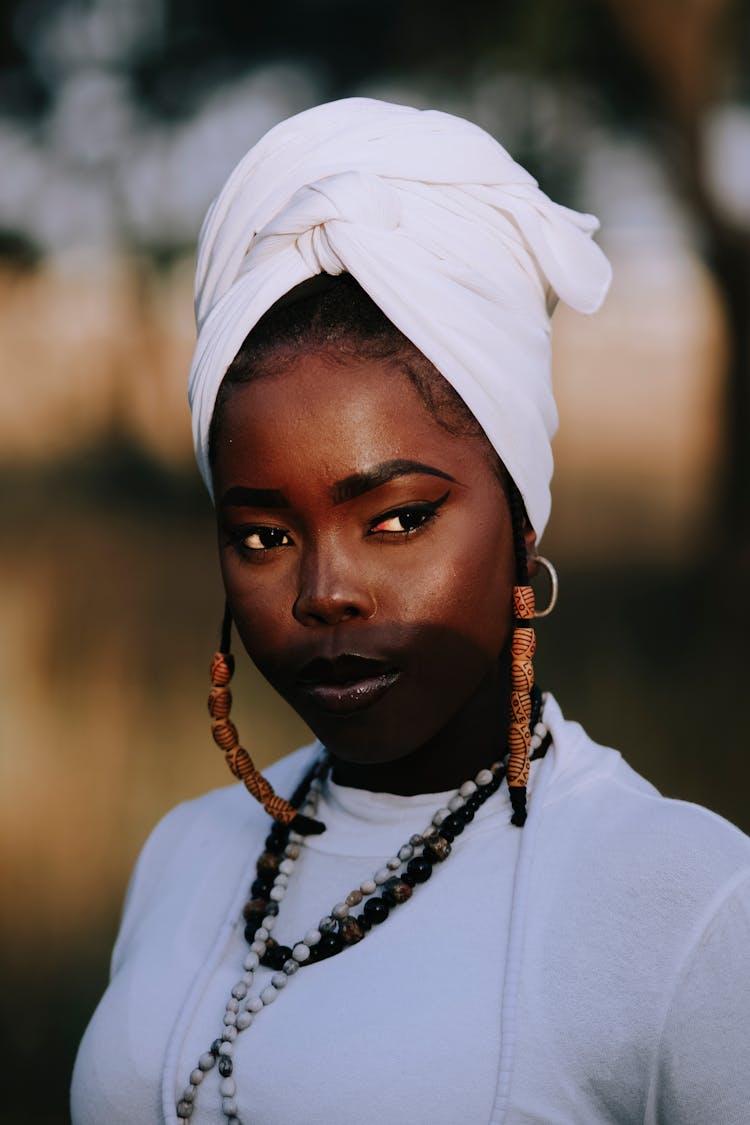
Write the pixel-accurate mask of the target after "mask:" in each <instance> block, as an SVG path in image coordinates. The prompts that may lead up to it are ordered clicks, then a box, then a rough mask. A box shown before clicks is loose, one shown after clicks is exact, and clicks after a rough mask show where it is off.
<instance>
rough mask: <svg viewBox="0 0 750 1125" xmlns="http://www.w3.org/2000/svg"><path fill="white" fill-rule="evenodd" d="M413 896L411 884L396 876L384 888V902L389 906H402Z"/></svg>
mask: <svg viewBox="0 0 750 1125" xmlns="http://www.w3.org/2000/svg"><path fill="white" fill-rule="evenodd" d="M411 895H412V890H411V887H410V886H409V884H408V883H405V882H404V880H403V879H398V878H396V877H395V876H394V878H393V879H389V880H388V882H387V883H386V884H385V886H384V887H383V895H382V897H383V902H387V903H388V905H389V906H400V905H401V903H402V902H406V901H407V900H408V899H410V898H411Z"/></svg>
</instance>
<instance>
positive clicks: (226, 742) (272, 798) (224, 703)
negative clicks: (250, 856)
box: [208, 604, 325, 836]
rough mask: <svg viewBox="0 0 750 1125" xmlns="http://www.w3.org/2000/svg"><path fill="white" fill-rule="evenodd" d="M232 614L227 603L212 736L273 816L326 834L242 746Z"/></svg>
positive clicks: (294, 827)
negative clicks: (235, 706) (235, 708)
mask: <svg viewBox="0 0 750 1125" xmlns="http://www.w3.org/2000/svg"><path fill="white" fill-rule="evenodd" d="M231 632H232V614H231V611H230V609H229V605H228V604H227V605H226V607H225V610H224V620H223V622H222V626H221V642H220V647H219V651H218V652H216V653H214V657H213V660H212V661H211V673H210V674H211V690H210V692H209V694H208V710H209V713H210V715H211V734H212V735H213V739H214V742H215V743H216V745H217V746H218V747H219V749H220V750H222V751H223V752H224V758H225V761H226V763H227V765H228V766H229V768H230V770H231V771H232V773H233V774H234V776H235V777H236V778H237V780H238V781H241V782H242V783H243V785H244V786H245V788H246V789H247V791H248V793H250V794H251V796H253V797H254V798H255V800H256V801H259V802H260V803H261V805H262V806H263V808H264V809H265V810H266V812H267V813H268V815H269V816H271V817H273V819H274V820H275V821H277V822H278V823H279V824H282V825H284V826H285V827H287V828H289V829H290V830H291V831H293V832H299V834H300V835H301V836H311V835H318V834H319V833H321V832H324V831H325V825H324V824H321V823H320V821H318V820H313V819H312V818H311V817H309V816H304V815H303V814H302V813H300V812H299V811H298V810H297V808H296V807H295V805H294V804H292V803H291V802H290V801H285V800H284V798H283V797H279V796H278V795H277V794H276V792H275V790H274V788H273V786H272V785H271V784H270V782H268V781H266V779H265V777H264V776H263V774H262V773H261V772H260V770H259V769H258V768H257V767H256V765H255V763H254V762H253V760H252V758H251V757H250V755H249V754H248V752H247V750H245V749H244V748H243V747H242V746H241V745H240V737H239V733H238V731H237V727H236V726H235V725H234V723H233V722H232V720H231V719H230V717H229V713H230V711H231V708H232V693H231V691H230V689H229V683H230V681H231V679H232V676H233V674H234V657H233V656H232V653H231V652H230V651H229V650H230V646H231Z"/></svg>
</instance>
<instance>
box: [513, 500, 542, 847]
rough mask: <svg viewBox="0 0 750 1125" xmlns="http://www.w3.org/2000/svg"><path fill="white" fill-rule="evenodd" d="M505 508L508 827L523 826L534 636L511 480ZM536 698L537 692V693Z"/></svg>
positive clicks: (521, 518)
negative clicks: (508, 527)
mask: <svg viewBox="0 0 750 1125" xmlns="http://www.w3.org/2000/svg"><path fill="white" fill-rule="evenodd" d="M508 500H509V507H510V514H511V522H512V527H513V546H514V550H515V556H516V583H517V584H516V585H515V586H514V587H513V636H512V637H511V642H510V721H509V723H508V772H507V774H506V777H507V781H508V792H509V794H510V803H511V807H512V809H513V815H512V817H511V824H515V825H516V826H517V827H518V828H522V827H523V825H524V824H525V823H526V785H527V783H528V780H529V770H530V761H531V731H532V727H533V725H534V723H533V721H532V720H533V712H534V709H535V708H534V698H533V696H534V665H533V663H532V659H533V656H534V651H535V649H536V634H535V633H534V627H533V625H532V624H531V622H532V621H533V619H534V612H535V606H534V591H533V590H532V588H531V586H530V585H529V574H528V565H527V562H526V539H525V536H524V523H525V518H526V512H525V508H524V503H523V499H522V498H521V494H520V492H519V491H518V489H517V488H516V486H515V484H514V483H513V481H511V482H510V487H509V496H508ZM536 694H537V695H538V689H537V693H536Z"/></svg>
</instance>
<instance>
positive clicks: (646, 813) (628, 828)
mask: <svg viewBox="0 0 750 1125" xmlns="http://www.w3.org/2000/svg"><path fill="white" fill-rule="evenodd" d="M550 704H551V705H550ZM545 718H546V719H547V721H548V724H549V726H550V729H551V730H552V734H553V739H554V743H553V750H552V751H551V753H552V756H553V761H552V762H551V764H550V766H551V768H550V773H549V778H548V784H547V789H546V799H545V802H544V817H543V820H544V821H547V825H548V829H549V831H551V832H552V833H553V835H554V836H556V837H557V838H558V839H559V838H561V837H563V838H571V839H574V840H575V841H576V846H577V847H578V848H580V849H581V850H583V851H585V852H586V853H587V856H588V857H589V859H588V862H590V863H591V864H592V865H593V866H597V865H598V864H599V863H600V862H602V861H606V867H607V870H608V871H609V872H610V873H611V874H612V875H613V876H616V875H617V873H618V872H619V873H621V875H622V878H623V879H625V880H627V881H628V882H635V881H636V880H642V879H643V878H644V877H646V876H647V877H648V881H649V886H650V888H651V891H652V893H653V894H654V895H665V896H666V897H667V899H669V898H671V897H672V896H673V895H685V894H687V897H688V898H690V899H692V900H693V902H694V903H695V902H697V901H704V902H705V901H706V900H708V899H712V898H713V897H714V895H715V894H716V892H717V891H718V890H720V888H721V887H722V886H728V885H729V884H730V883H733V882H734V881H735V880H736V879H740V880H741V879H742V878H743V876H744V875H746V874H748V873H750V838H748V837H747V836H746V835H745V834H744V833H743V832H741V831H740V830H739V829H738V828H736V827H735V826H734V825H732V824H730V823H729V822H728V821H726V820H724V819H723V818H722V817H720V816H717V815H716V814H715V813H713V812H710V811H709V810H708V809H706V808H703V807H702V806H700V805H695V804H691V803H689V802H687V801H680V800H673V799H670V798H667V797H664V796H662V795H661V794H660V793H659V792H658V790H657V789H656V788H655V787H654V786H653V785H651V784H650V782H648V781H646V780H645V779H644V778H643V777H641V776H640V775H639V774H638V773H636V772H635V770H633V769H631V767H630V766H629V765H628V764H627V763H626V762H625V761H624V760H623V758H622V756H621V755H620V754H619V753H618V752H617V751H615V750H612V749H610V748H609V747H604V746H599V745H598V744H597V743H595V742H593V741H592V740H591V739H590V738H589V737H588V736H587V735H586V733H585V731H584V730H583V729H582V728H581V727H580V726H579V725H578V724H577V723H571V722H568V721H566V720H565V719H564V718H563V716H562V714H561V712H560V709H559V707H558V705H557V703H556V702H555V701H554V699H550V701H549V703H548V706H547V708H546V709H545Z"/></svg>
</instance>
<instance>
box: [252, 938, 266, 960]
mask: <svg viewBox="0 0 750 1125" xmlns="http://www.w3.org/2000/svg"><path fill="white" fill-rule="evenodd" d="M250 949H251V951H252V952H253V953H257V954H258V956H259V957H263V956H264V954H265V952H266V943H265V942H264V941H254V942H253V944H252V945H251V946H250Z"/></svg>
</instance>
